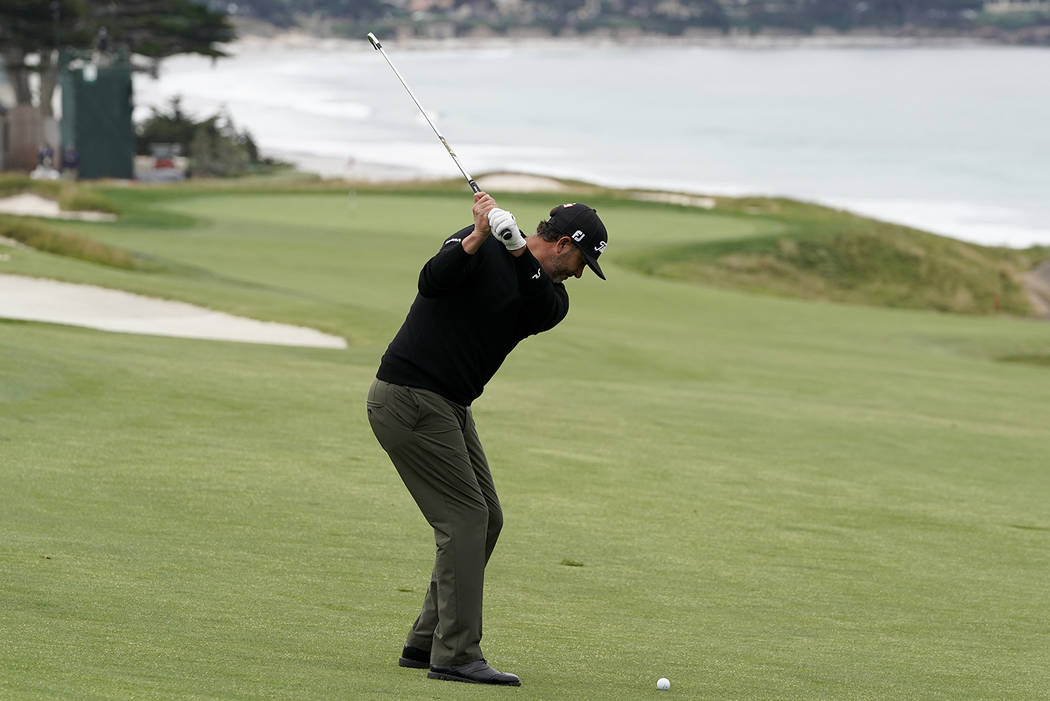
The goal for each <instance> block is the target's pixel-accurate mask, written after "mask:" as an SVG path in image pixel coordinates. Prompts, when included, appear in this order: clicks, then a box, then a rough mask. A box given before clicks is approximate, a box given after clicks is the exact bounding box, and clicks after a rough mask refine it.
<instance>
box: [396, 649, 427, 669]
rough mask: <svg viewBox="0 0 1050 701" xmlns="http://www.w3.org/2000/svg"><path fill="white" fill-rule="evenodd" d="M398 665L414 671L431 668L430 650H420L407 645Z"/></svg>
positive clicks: (398, 660)
mask: <svg viewBox="0 0 1050 701" xmlns="http://www.w3.org/2000/svg"><path fill="white" fill-rule="evenodd" d="M397 664H398V665H399V666H401V667H411V668H412V669H426V668H427V667H429V666H430V650H420V649H419V648H418V647H412V646H411V645H405V649H404V650H402V651H401V657H399V658H398V659H397Z"/></svg>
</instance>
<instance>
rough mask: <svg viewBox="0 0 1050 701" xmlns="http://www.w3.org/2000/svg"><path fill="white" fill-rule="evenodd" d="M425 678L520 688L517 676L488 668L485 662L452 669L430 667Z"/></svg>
mask: <svg viewBox="0 0 1050 701" xmlns="http://www.w3.org/2000/svg"><path fill="white" fill-rule="evenodd" d="M427 676H428V677H430V678H431V679H444V680H445V681H450V682H467V683H469V684H499V685H501V686H521V680H520V679H518V677H517V675H514V674H508V673H507V672H500V671H499V670H496V669H493V668H492V667H490V666H489V663H488V662H486V661H485V660H477V661H475V662H468V663H467V664H461V665H456V666H454V667H441V666H438V665H432V666H431V667H430V672H428V673H427Z"/></svg>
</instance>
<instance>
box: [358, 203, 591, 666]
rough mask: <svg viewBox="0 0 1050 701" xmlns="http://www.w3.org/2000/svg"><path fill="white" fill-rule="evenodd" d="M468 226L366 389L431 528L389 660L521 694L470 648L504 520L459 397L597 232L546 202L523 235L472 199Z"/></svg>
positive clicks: (550, 294) (523, 331) (572, 209)
mask: <svg viewBox="0 0 1050 701" xmlns="http://www.w3.org/2000/svg"><path fill="white" fill-rule="evenodd" d="M473 213H474V225H473V226H468V227H466V228H464V229H462V230H461V231H459V232H457V233H455V234H453V235H452V236H451V237H449V238H448V239H446V240H445V242H444V244H442V246H441V248H440V249H439V250H438V252H437V254H436V255H434V257H433V258H431V259H430V260H429V261H427V263H426V264H425V265H424V266H423V269H422V271H421V272H420V274H419V293H418V294H417V295H416V298H415V301H414V302H413V303H412V307H411V309H409V312H408V317H407V318H406V319H405V322H404V324H403V325H402V326H401V330H400V331H398V333H397V335H396V336H395V337H394V340H393V341H392V342H391V343H390V346H389V347H388V348H387V351H386V353H385V354H384V355H383V359H382V361H381V364H380V366H379V371H378V372H377V373H376V380H375V382H373V383H372V387H371V389H370V390H369V393H368V420H369V423H370V424H371V426H372V430H373V432H374V433H375V435H376V438H378V439H379V443H380V444H381V445H382V446H383V449H384V450H386V452H387V454H388V455H389V456H390V460H391V461H392V462H393V463H394V467H395V468H396V469H397V472H398V474H399V475H400V476H401V479H402V480H403V481H404V483H405V486H406V487H408V491H409V492H410V493H411V495H412V498H413V499H415V502H416V504H417V505H418V506H419V509H420V511H422V512H423V515H424V516H425V517H426V519H427V521H428V522H429V524H430V525H431V526H432V527H433V529H434V541H435V543H436V545H437V556H436V558H435V561H434V570H433V574H432V575H431V578H430V586H429V587H428V588H427V592H426V596H425V597H424V600H423V610H422V612H421V613H420V614H419V616H418V618H416V621H415V623H413V624H412V627H411V629H410V630H409V633H408V638H407V640H406V641H405V646H404V650H403V651H402V653H401V658H400V659H399V660H398V664H400V665H401V666H402V667H414V668H419V669H426V668H429V670H430V671H429V672H428V675H427V676H429V677H430V678H432V679H445V680H452V681H463V682H473V683H479V684H502V685H507V686H520V685H521V680H520V679H519V678H518V677H517V676H515V675H513V674H507V673H504V672H499V671H497V670H495V669H493V668H492V667H490V666H489V665H488V663H487V662H486V661H485V659H484V655H483V654H482V652H481V618H482V616H481V610H482V590H483V587H484V579H485V565H486V563H487V562H488V559H489V557H490V556H491V555H492V550H493V548H494V547H495V545H496V539H497V538H498V537H499V533H500V529H501V527H502V526H503V512H502V510H501V509H500V503H499V498H498V497H497V495H496V488H495V486H494V484H493V481H492V474H491V472H490V470H489V465H488V462H487V461H486V459H485V452H484V450H483V449H482V446H481V441H480V439H479V438H478V433H477V430H476V428H475V426H474V418H473V415H472V413H471V408H470V405H471V402H473V401H474V400H475V399H477V398H478V397H479V396H480V395H481V393H482V391H483V389H484V387H485V383H486V382H488V380H489V379H490V378H491V377H492V376H493V375H494V374H495V373H496V370H498V369H499V367H500V365H501V364H502V363H503V360H504V359H505V358H506V357H507V354H508V353H510V351H511V350H512V349H513V348H514V347H515V346H516V345H517V344H518V342H519V341H521V340H522V339H524V338H526V337H527V336H531V335H532V334H537V333H540V332H542V331H546V330H548V329H551V328H553V327H554V326H555V325H556V324H558V322H560V321H561V320H562V319H564V318H565V315H566V314H567V313H568V311H569V297H568V294H567V293H566V292H565V286H564V285H563V284H562V283H563V282H564V281H565V280H566V279H568V278H569V277H577V278H578V277H581V276H582V275H583V268H584V266H585V265H587V266H589V267H590V268H591V270H593V271H594V272H595V274H597V275H598V277H600V278H602V279H603V280H604V279H605V275H604V274H602V269H601V268H600V267H599V265H598V257H599V256H600V255H601V253H602V252H603V251H604V250H605V246H606V243H607V241H608V235H607V233H606V230H605V225H604V224H602V221H601V219H599V218H598V214H597V213H596V212H595V210H594V209H592V208H590V207H588V206H587V205H583V204H565V205H559V206H557V207H555V208H554V209H552V210H551V212H550V218H548V219H547V220H545V221H541V222H540V224H539V226H538V227H537V230H536V233H535V234H534V235H532V236H529V237H527V238H526V237H524V236H523V235H522V234H521V231H519V229H518V227H517V224H516V222H515V219H514V215H512V214H511V213H510V212H507V211H505V210H502V209H499V208H498V207H497V206H496V202H495V201H494V200H493V199H492V197H490V196H489V195H488V194H486V193H484V192H477V193H475V194H474V207H473Z"/></svg>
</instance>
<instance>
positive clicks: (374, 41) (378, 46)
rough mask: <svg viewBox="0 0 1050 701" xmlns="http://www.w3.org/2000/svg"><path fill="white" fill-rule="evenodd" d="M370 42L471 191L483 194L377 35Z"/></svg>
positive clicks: (369, 39)
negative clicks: (435, 135)
mask: <svg viewBox="0 0 1050 701" xmlns="http://www.w3.org/2000/svg"><path fill="white" fill-rule="evenodd" d="M368 41H370V42H371V43H372V46H374V47H375V49H376V51H378V52H379V53H381V54H383V58H385V59H386V62H387V65H389V66H390V69H391V70H392V71H394V75H396V76H397V79H398V80H400V81H401V84H402V85H404V86H405V90H406V91H407V92H408V96H409V97H411V98H412V102H414V103H416V107H418V108H419V111H420V112H421V113H422V114H423V119H425V120H427V124H429V125H430V128H431V129H433V130H434V133H435V134H437V138H438V139H439V140H440V141H441V143H442V144H443V145H444V147H445V150H446V151H448V155H450V156H452V160H453V161H454V162H455V163H456V167H457V168H459V172H460V173H463V177H464V178H466V179H467V184H468V185H470V189H471V190H473V191H474V192H481V188H480V187H478V184H477V183H476V182H474V178H472V177H470V173H468V172H467V171H466V170H465V169H464V168H463V166H462V165H461V164H460V162H459V159H458V158H456V152H455V151H453V150H452V147H451V146H449V145H448V142H447V141H445V137H444V136H442V135H441V132H440V131H438V128H437V126H436V125H435V124H434V121H433V120H432V119H431V118H430V116H429V115H428V114H427V111H426V110H425V109H423V105H421V104H419V99H418V98H416V94H415V93H414V92H412V88H410V87H408V83H406V82H405V79H404V78H403V77H402V76H401V71H399V70H397V66H395V65H394V62H393V61H391V60H390V57H389V56H387V55H386V51H383V45H382V44H380V43H379V40H378V39H376V35H375V34H373V33H372V32H369V33H368Z"/></svg>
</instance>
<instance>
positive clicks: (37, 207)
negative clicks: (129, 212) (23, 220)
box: [0, 192, 116, 221]
mask: <svg viewBox="0 0 1050 701" xmlns="http://www.w3.org/2000/svg"><path fill="white" fill-rule="evenodd" d="M0 212H3V213H4V214H17V215H19V216H23V217H47V218H49V219H79V220H81V221H115V220H116V216H114V215H112V214H106V213H105V212H67V211H65V210H63V209H61V208H59V206H58V202H55V201H54V200H49V199H47V198H46V197H41V196H40V195H34V194H33V193H31V192H23V193H22V194H21V195H14V196H12V197H3V198H0Z"/></svg>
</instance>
